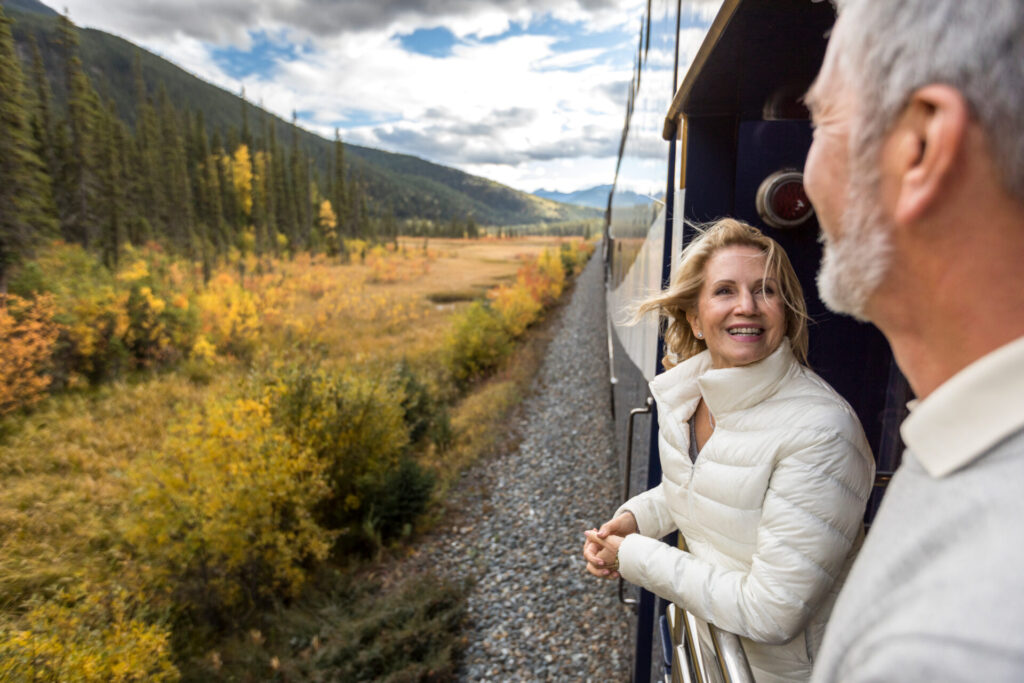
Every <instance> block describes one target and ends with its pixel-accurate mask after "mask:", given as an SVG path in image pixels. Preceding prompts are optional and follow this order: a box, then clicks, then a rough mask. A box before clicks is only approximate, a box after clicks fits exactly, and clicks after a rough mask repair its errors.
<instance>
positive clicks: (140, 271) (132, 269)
mask: <svg viewBox="0 0 1024 683" xmlns="http://www.w3.org/2000/svg"><path fill="white" fill-rule="evenodd" d="M148 277H149V264H147V263H146V261H145V260H144V259H141V258H138V259H135V260H134V261H132V262H131V264H130V265H129V266H128V267H127V268H125V269H123V270H121V271H120V272H119V273H118V274H117V280H118V281H119V282H124V283H126V284H132V283H133V282H138V281H139V280H145V279H146V278H148Z"/></svg>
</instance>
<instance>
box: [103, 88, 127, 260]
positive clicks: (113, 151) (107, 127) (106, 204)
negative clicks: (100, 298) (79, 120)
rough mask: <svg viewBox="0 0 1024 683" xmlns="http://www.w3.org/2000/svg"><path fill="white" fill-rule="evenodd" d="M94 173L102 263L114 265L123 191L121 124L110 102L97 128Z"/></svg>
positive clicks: (120, 236) (121, 234) (121, 231)
mask: <svg viewBox="0 0 1024 683" xmlns="http://www.w3.org/2000/svg"><path fill="white" fill-rule="evenodd" d="M97 133H98V135H97V143H98V144H97V147H98V152H99V153H98V158H97V162H98V163H97V174H98V180H99V202H98V204H99V210H98V212H97V213H98V218H99V228H100V244H101V251H102V254H103V262H104V263H105V264H106V265H107V267H108V268H111V269H113V268H116V267H117V263H118V257H119V251H120V246H121V244H122V242H123V241H124V225H123V223H124V215H125V213H126V212H125V192H124V180H125V178H124V173H123V163H122V161H123V160H122V148H123V145H124V137H125V136H124V132H123V124H122V123H121V121H120V120H119V119H118V118H117V113H116V111H115V109H114V103H113V102H111V103H110V104H109V106H108V109H107V110H106V111H105V112H104V115H103V117H102V118H101V119H100V121H99V125H98V127H97Z"/></svg>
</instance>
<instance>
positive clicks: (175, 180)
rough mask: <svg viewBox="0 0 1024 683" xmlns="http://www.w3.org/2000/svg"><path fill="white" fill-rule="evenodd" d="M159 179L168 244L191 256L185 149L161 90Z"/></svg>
mask: <svg viewBox="0 0 1024 683" xmlns="http://www.w3.org/2000/svg"><path fill="white" fill-rule="evenodd" d="M158 100H159V102H160V115H159V121H160V177H159V182H160V183H161V184H163V185H164V187H165V188H166V190H167V198H168V206H167V207H166V208H167V213H166V215H165V217H164V221H165V224H166V225H167V233H168V237H169V239H170V240H171V243H172V244H174V245H175V246H177V247H178V248H179V249H184V250H185V251H186V253H189V254H190V255H195V254H194V253H193V250H194V248H195V247H196V245H195V244H194V243H193V240H194V237H195V235H194V234H193V224H192V220H193V217H192V196H191V195H192V193H191V191H190V187H189V185H190V179H189V175H188V164H187V162H186V159H185V149H184V147H185V145H184V139H183V136H182V135H181V133H180V124H179V122H178V113H177V112H176V111H175V109H174V106H173V105H172V104H171V98H170V96H169V95H168V94H167V90H166V89H165V88H164V87H163V85H161V86H160V92H159V95H158Z"/></svg>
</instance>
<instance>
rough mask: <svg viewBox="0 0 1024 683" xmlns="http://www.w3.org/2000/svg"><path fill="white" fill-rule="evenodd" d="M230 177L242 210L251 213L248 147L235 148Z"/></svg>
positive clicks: (248, 214)
mask: <svg viewBox="0 0 1024 683" xmlns="http://www.w3.org/2000/svg"><path fill="white" fill-rule="evenodd" d="M231 179H232V182H233V183H234V186H235V193H236V194H237V196H238V201H239V203H240V204H241V207H242V211H244V212H245V215H246V216H251V215H252V180H253V174H252V160H251V159H250V157H249V147H248V146H246V145H239V146H238V149H236V150H235V156H234V158H233V159H232V163H231Z"/></svg>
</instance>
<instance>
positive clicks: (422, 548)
mask: <svg viewBox="0 0 1024 683" xmlns="http://www.w3.org/2000/svg"><path fill="white" fill-rule="evenodd" d="M604 311H605V308H604V287H603V283H602V276H601V262H600V259H599V258H598V257H597V256H596V255H595V257H594V258H592V259H591V260H590V262H589V263H588V265H587V266H586V268H585V269H584V270H583V272H582V273H581V274H580V275H579V277H578V278H577V281H576V285H575V288H574V290H573V292H572V294H571V299H570V301H569V302H568V304H566V305H565V306H563V307H562V308H561V309H560V310H558V311H557V312H555V314H554V315H555V319H554V320H552V321H551V324H552V325H553V327H552V328H551V331H552V338H551V341H550V342H549V345H548V349H547V354H546V356H545V359H544V362H543V365H542V367H541V369H540V372H539V373H538V375H537V377H536V378H535V379H534V382H533V386H532V389H531V391H530V393H529V395H528V398H527V399H526V400H525V401H524V403H523V405H522V406H521V408H520V409H519V410H518V411H517V412H516V413H515V417H514V420H513V424H510V425H509V428H510V430H512V431H514V432H515V434H516V436H517V437H518V447H515V449H514V450H513V449H508V450H507V452H499V453H497V454H495V455H492V456H490V457H487V458H484V459H483V460H482V461H481V462H479V463H477V464H476V465H474V466H473V467H472V468H470V469H469V470H468V471H467V472H465V473H464V476H463V478H462V482H461V484H460V485H457V486H456V487H454V489H455V490H453V498H457V499H458V500H457V506H456V507H457V508H458V513H457V514H453V515H450V516H449V518H447V521H445V522H443V523H442V525H441V526H440V527H439V528H438V529H436V530H435V532H434V533H432V534H430V535H429V536H428V537H427V538H424V539H423V540H422V543H421V544H420V545H419V547H418V549H417V552H416V557H415V559H414V560H413V564H417V565H420V566H423V565H424V564H428V565H429V566H431V567H432V568H433V570H434V571H437V572H439V573H441V574H443V575H446V576H448V577H451V578H455V579H462V578H471V579H472V580H473V582H472V588H471V589H470V593H469V595H468V610H469V623H468V625H467V628H466V631H465V637H466V640H467V646H466V649H465V652H464V654H463V657H462V665H461V668H460V671H459V675H458V678H459V680H465V681H485V680H486V681H544V680H550V681H563V680H565V681H568V680H572V681H586V680H593V681H625V680H628V679H629V675H630V669H631V657H632V643H631V640H632V628H633V627H632V623H633V622H634V620H632V619H631V618H630V612H629V611H628V610H627V608H625V607H623V606H622V605H620V604H619V603H618V599H617V583H616V582H614V581H607V580H601V579H596V578H594V577H592V576H591V575H590V574H588V573H586V571H585V569H584V566H585V565H584V562H583V557H582V546H583V540H584V539H583V532H584V530H586V529H590V528H593V527H595V526H598V525H600V524H601V523H603V522H604V521H605V520H606V519H607V518H608V517H609V515H610V514H611V513H612V512H613V511H614V510H615V508H616V507H617V505H618V498H617V491H618V487H619V481H618V477H619V475H618V466H617V464H616V459H615V454H614V449H613V443H614V440H613V425H612V421H611V413H610V406H609V395H608V362H607V341H606V338H605V329H606V328H605V317H604V315H605V314H604ZM410 559H412V558H410Z"/></svg>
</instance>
